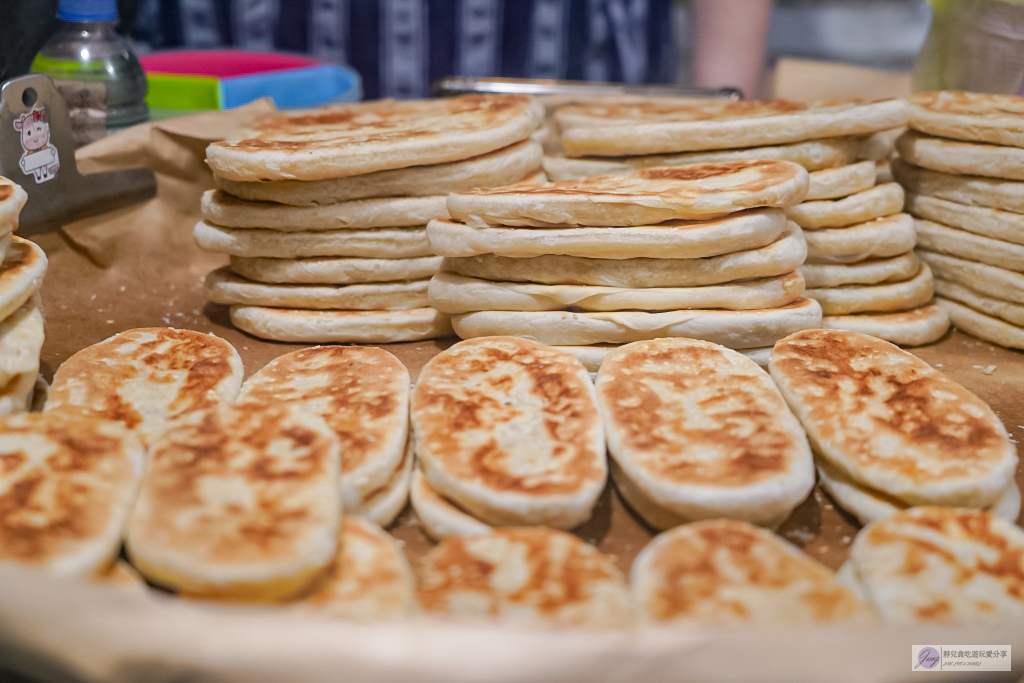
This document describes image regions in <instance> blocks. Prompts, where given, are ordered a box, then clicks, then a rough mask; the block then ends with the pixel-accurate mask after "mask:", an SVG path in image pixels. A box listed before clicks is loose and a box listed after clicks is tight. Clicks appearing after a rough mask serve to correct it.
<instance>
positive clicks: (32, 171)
mask: <svg viewBox="0 0 1024 683" xmlns="http://www.w3.org/2000/svg"><path fill="white" fill-rule="evenodd" d="M44 113H45V110H44V109H42V108H40V107H33V109H32V111H29V112H26V113H24V114H22V115H21V116H19V117H18V118H16V119H15V120H14V130H16V131H19V132H21V148H22V149H24V150H25V153H24V154H22V155H21V162H20V166H21V171H22V173H24V174H25V175H32V176H34V177H35V179H36V183H45V182H46V181H48V180H53V179H54V178H56V177H57V170H58V169H60V156H59V155H58V154H57V148H56V147H54V146H53V145H51V144H50V124H48V123H47V122H46V121H45V120H44V119H43V115H44Z"/></svg>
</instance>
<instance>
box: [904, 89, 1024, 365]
mask: <svg viewBox="0 0 1024 683" xmlns="http://www.w3.org/2000/svg"><path fill="white" fill-rule="evenodd" d="M910 102H911V105H912V114H911V120H910V128H911V130H910V131H908V132H907V133H906V134H904V135H903V136H902V137H900V139H899V140H898V141H897V145H896V149H897V152H898V153H899V159H898V160H897V161H894V162H893V173H894V175H895V177H896V180H898V181H899V182H900V183H902V185H903V187H904V189H905V190H906V192H907V211H909V212H910V213H911V214H913V215H914V216H915V217H916V218H917V243H918V247H919V250H918V255H919V256H920V257H921V260H922V261H924V262H925V263H927V264H928V265H929V266H931V269H932V271H933V272H934V273H935V292H936V294H937V295H938V301H939V305H941V306H942V308H943V309H945V310H946V311H947V312H948V313H949V317H950V319H951V320H952V322H953V324H954V325H955V326H956V327H958V328H960V329H961V330H963V331H965V332H967V333H969V334H972V335H974V336H976V337H978V338H980V339H984V340H986V341H990V342H993V343H995V344H1001V345H1003V346H1009V347H1012V348H1017V349H1024V130H1022V128H1021V125H1020V116H1021V114H1022V113H1024V98H1020V97H1014V96H1011V95H979V94H973V93H962V92H941V93H921V94H919V95H915V96H914V97H912V98H911V100H910Z"/></svg>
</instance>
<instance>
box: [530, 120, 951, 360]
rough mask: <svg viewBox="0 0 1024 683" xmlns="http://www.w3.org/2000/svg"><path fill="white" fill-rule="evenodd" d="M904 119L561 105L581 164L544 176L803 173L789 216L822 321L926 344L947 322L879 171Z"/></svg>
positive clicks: (899, 203) (558, 165) (567, 160)
mask: <svg viewBox="0 0 1024 683" xmlns="http://www.w3.org/2000/svg"><path fill="white" fill-rule="evenodd" d="M907 116H908V109H907V105H906V103H905V102H902V101H900V100H883V101H878V102H862V101H858V100H846V101H837V100H833V101H827V102H820V103H809V104H803V103H796V102H786V101H775V102H699V103H693V102H690V103H687V102H678V101H675V102H672V103H669V104H661V103H658V102H648V103H641V104H629V105H617V106H589V107H565V108H563V109H561V110H559V111H558V113H557V114H556V118H557V119H558V121H559V124H560V125H561V127H562V129H563V131H564V134H563V143H564V146H565V149H566V152H567V153H568V154H570V155H573V157H577V158H571V157H558V156H549V157H545V160H544V167H545V170H546V172H547V173H548V175H549V177H552V178H570V177H571V178H579V177H586V176H587V175H596V174H600V173H625V172H629V171H630V170H635V169H637V168H643V167H649V166H679V165H684V164H693V163H698V162H714V163H723V162H727V161H732V160H736V159H784V160H789V161H793V162H795V163H798V164H801V165H803V166H804V167H805V168H806V169H807V170H808V171H809V172H810V185H809V188H808V194H807V197H806V198H805V203H804V204H802V205H800V206H796V207H793V208H792V209H790V210H789V211H788V214H789V217H790V220H792V221H794V222H795V223H797V224H799V225H800V226H801V227H802V228H803V229H804V230H805V231H806V233H805V234H806V241H807V261H808V265H807V266H806V267H805V268H803V269H801V272H802V274H803V276H804V279H805V281H806V286H807V292H806V293H805V296H807V297H809V298H812V299H815V300H817V301H818V302H819V303H820V304H821V307H822V312H823V314H824V319H823V323H822V324H823V325H824V326H826V327H835V328H841V329H856V330H859V331H862V332H866V333H869V334H874V335H877V336H880V337H883V338H885V339H888V340H890V341H894V342H897V343H901V344H923V343H927V342H930V341H934V340H936V339H938V338H939V337H940V336H942V334H943V333H944V332H945V330H946V328H947V327H948V319H947V317H946V315H945V314H944V313H943V312H942V310H941V309H939V308H938V307H937V306H934V305H931V306H929V305H927V304H928V302H929V301H930V299H931V297H932V287H931V273H930V272H929V271H928V269H927V268H926V267H923V266H921V265H920V264H919V263H918V262H917V259H916V257H915V256H914V255H913V253H912V251H913V247H914V231H913V224H912V220H911V219H910V217H909V216H907V215H905V214H900V211H901V210H902V208H903V197H902V193H901V191H900V188H899V186H897V185H895V184H893V183H891V182H887V181H888V180H890V179H888V178H886V171H887V169H886V168H885V167H884V166H883V167H882V168H878V167H876V161H882V160H886V159H887V157H888V155H889V153H890V152H891V149H892V147H891V145H892V139H893V137H894V131H895V130H898V129H899V127H900V126H902V125H904V124H905V123H906V119H907ZM857 159H864V160H863V161H857ZM879 181H881V182H879ZM876 183H879V184H877V185H876Z"/></svg>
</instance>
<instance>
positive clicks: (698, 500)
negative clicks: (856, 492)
mask: <svg viewBox="0 0 1024 683" xmlns="http://www.w3.org/2000/svg"><path fill="white" fill-rule="evenodd" d="M597 398H598V407H599V408H600V409H601V418H602V420H603V422H604V425H605V433H606V434H607V439H608V450H609V454H610V455H611V457H613V458H614V459H615V461H616V463H617V464H618V465H619V467H621V468H622V469H623V471H624V472H625V473H626V474H627V475H628V477H629V479H630V480H631V481H632V482H633V483H634V484H635V485H636V486H637V488H638V489H640V491H641V492H642V493H643V494H644V495H645V497H647V498H649V499H651V500H652V501H653V502H654V503H655V504H656V505H658V506H659V507H662V508H666V509H667V510H669V511H671V512H673V513H675V514H676V515H678V516H679V517H681V518H683V519H687V520H690V521H696V520H701V519H713V518H717V517H728V518H730V519H742V520H745V521H748V522H753V523H756V524H762V525H766V526H775V525H778V524H779V523H780V522H781V521H782V520H783V519H784V518H785V517H786V516H788V515H789V513H790V512H791V511H792V510H793V508H795V507H796V506H797V505H798V504H799V503H800V502H801V501H803V500H804V498H806V497H807V494H809V493H810V491H811V488H812V487H813V486H814V464H813V460H812V457H811V449H810V446H808V444H807V437H806V436H804V432H803V428H802V427H801V426H800V422H799V421H798V420H797V419H796V418H795V417H794V416H793V414H792V413H791V412H790V411H789V408H788V407H787V406H786V402H785V401H784V400H783V398H782V396H781V395H780V394H779V392H778V390H777V389H776V388H775V385H774V384H773V383H772V380H771V377H769V376H768V373H766V372H765V371H764V370H762V369H761V368H759V367H758V366H757V365H756V364H755V363H754V362H753V361H751V360H750V359H748V358H746V357H744V356H742V355H741V354H739V353H737V352H735V351H732V350H730V349H726V348H724V347H721V346H718V345H716V344H710V343H708V342H702V341H696V340H692V339H656V340H652V341H643V342H636V343H634V344H627V345H625V346H622V347H620V348H619V349H617V350H615V351H612V352H611V353H609V354H608V357H607V358H606V359H605V360H604V362H603V363H602V364H601V369H600V371H599V372H598V374H597ZM755 454H756V455H755Z"/></svg>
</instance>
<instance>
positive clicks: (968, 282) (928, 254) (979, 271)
mask: <svg viewBox="0 0 1024 683" xmlns="http://www.w3.org/2000/svg"><path fill="white" fill-rule="evenodd" d="M917 255H918V256H919V257H920V258H921V260H922V261H924V262H925V263H927V264H928V267H930V268H931V269H932V272H933V273H935V276H936V277H939V278H942V279H943V280H948V281H950V282H955V283H957V284H959V285H963V286H964V287H978V286H979V285H983V286H984V287H985V294H986V295H987V296H991V297H994V298H997V299H1002V300H1003V301H1009V302H1011V303H1015V304H1024V274H1022V273H1018V272H1015V271H1012V270H1006V269H1005V268H998V267H996V266H987V265H985V264H984V263H975V262H974V261H967V260H966V259H961V258H957V257H955V256H949V255H948V254H937V253H935V252H934V251H927V250H925V249H921V250H919V251H918V252H917Z"/></svg>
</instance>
